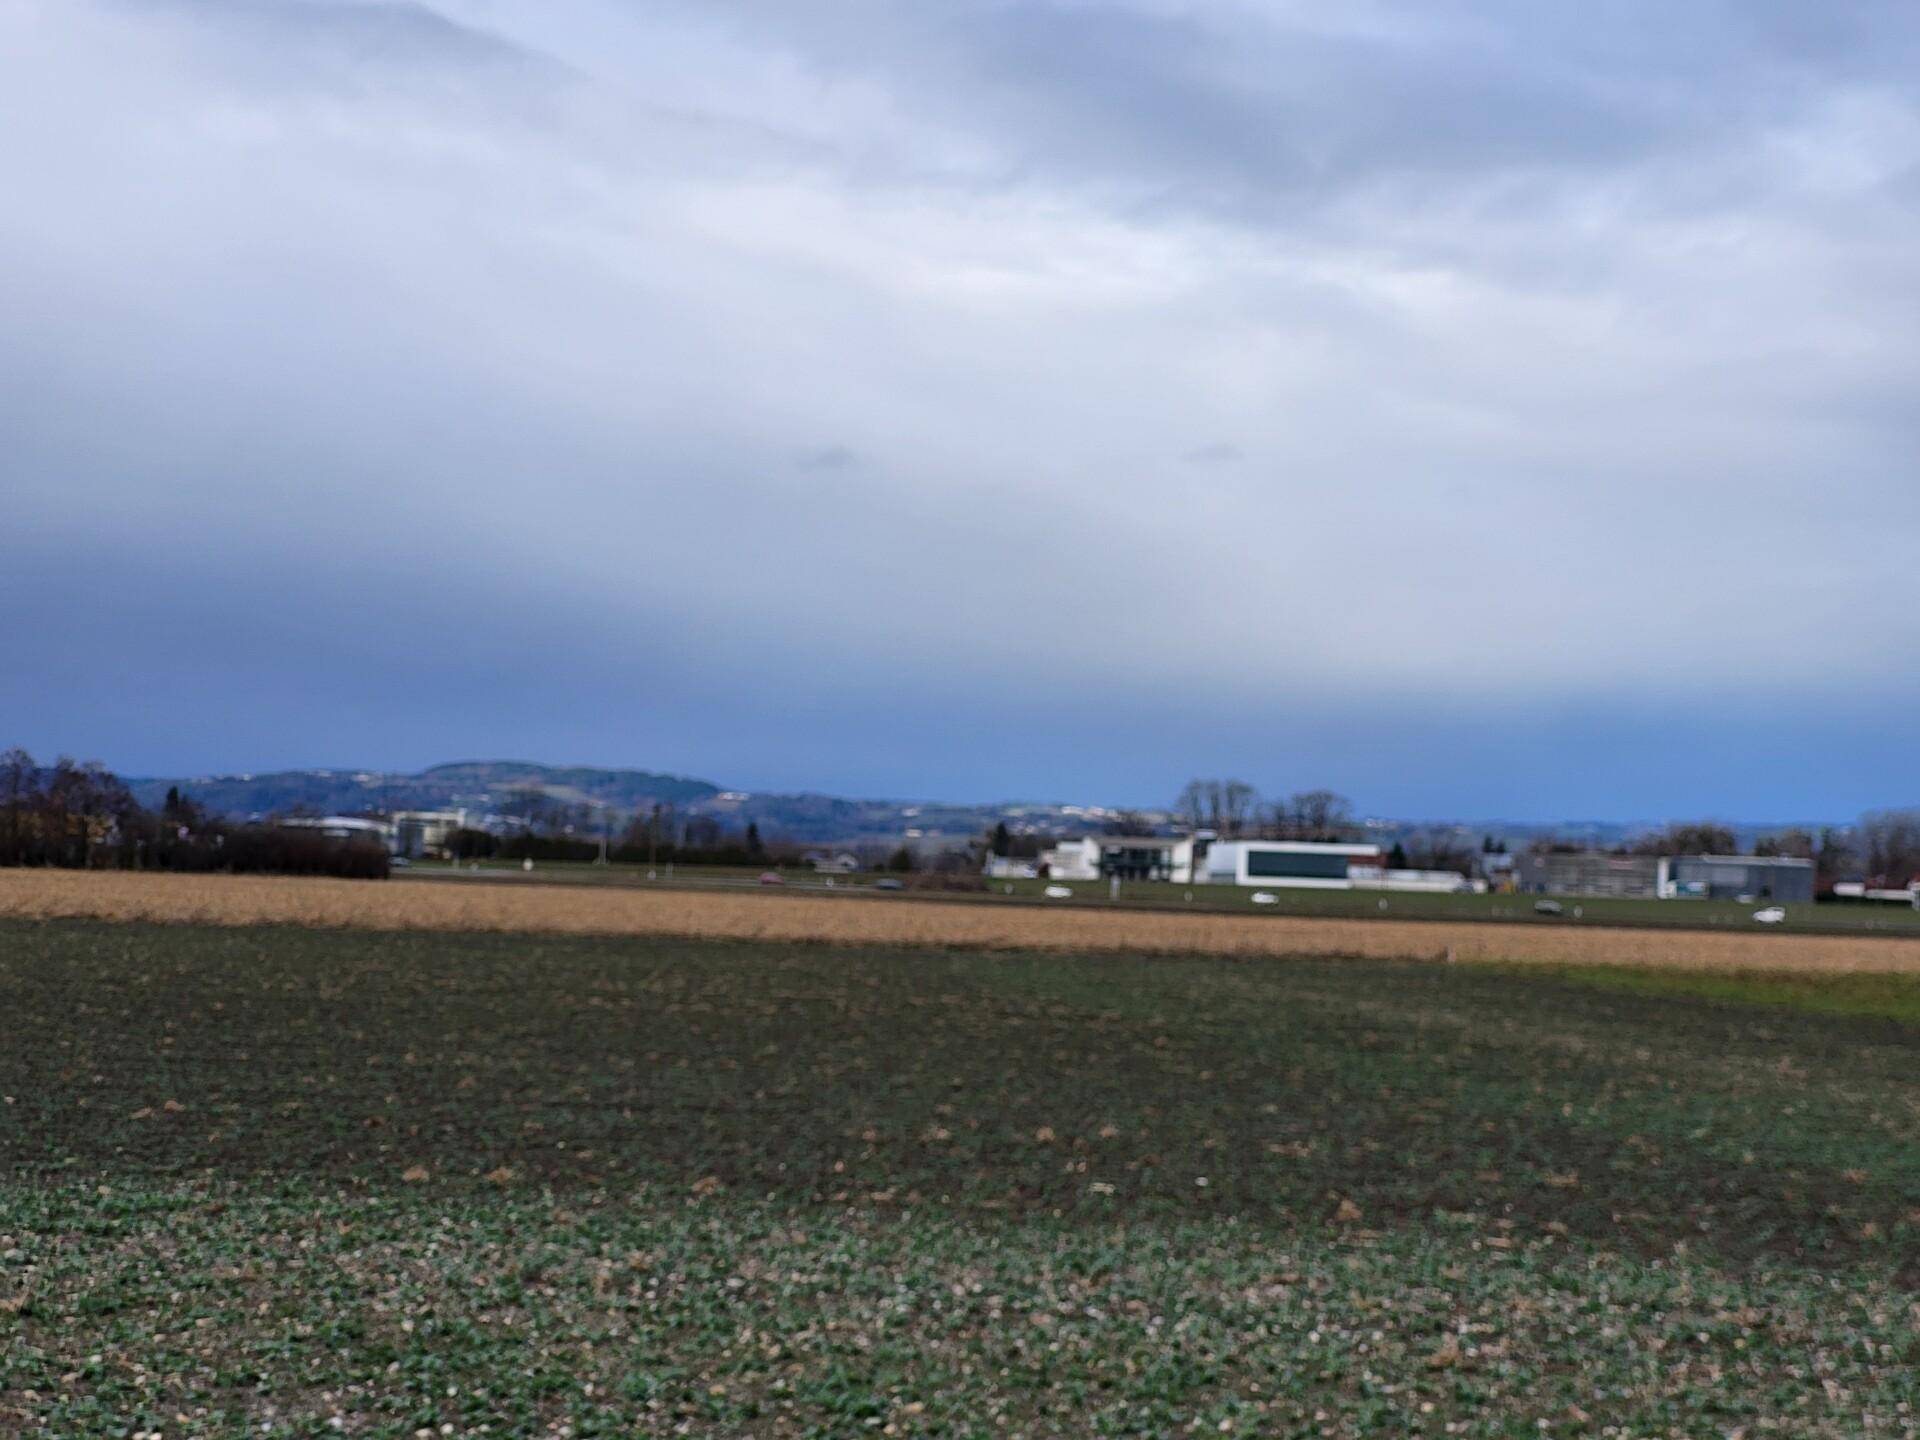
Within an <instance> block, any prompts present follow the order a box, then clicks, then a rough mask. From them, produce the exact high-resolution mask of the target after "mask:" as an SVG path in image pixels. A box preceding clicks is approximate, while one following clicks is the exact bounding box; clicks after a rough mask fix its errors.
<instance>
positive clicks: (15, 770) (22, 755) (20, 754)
mask: <svg viewBox="0 0 1920 1440" xmlns="http://www.w3.org/2000/svg"><path fill="white" fill-rule="evenodd" d="M39 790H40V768H39V766H37V765H35V764H34V763H33V757H32V756H31V755H29V754H28V753H27V752H26V751H24V750H22V749H20V748H19V747H18V746H15V747H14V748H13V749H11V750H9V751H7V752H6V753H5V754H4V755H0V847H4V848H0V864H7V865H23V864H25V863H26V862H27V859H28V851H29V850H30V849H31V848H32V847H31V846H29V845H28V843H27V841H28V838H29V835H30V833H31V831H30V827H31V825H32V820H33V808H34V801H35V799H36V798H38V795H39Z"/></svg>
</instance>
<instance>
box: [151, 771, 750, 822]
mask: <svg viewBox="0 0 1920 1440" xmlns="http://www.w3.org/2000/svg"><path fill="white" fill-rule="evenodd" d="M127 783H128V784H129V785H130V786H131V787H132V790H133V793H134V796H135V798H136V799H138V800H139V801H140V803H141V804H143V805H147V806H157V805H158V804H159V803H160V801H161V800H162V799H164V798H165V796H166V793H167V790H168V788H169V787H171V786H178V787H179V789H180V790H181V792H182V793H183V794H186V795H188V796H190V797H191V798H192V799H193V800H194V801H196V802H197V803H198V804H200V805H202V806H204V807H206V808H207V809H208V810H211V811H213V812H215V813H216V814H220V815H225V816H228V817H230V818H233V819H248V818H252V817H257V816H263V815H284V814H290V813H303V812H311V813H316V814H348V815H351V814H355V813H357V812H360V811H366V810H471V811H473V812H475V813H476V814H486V813H489V812H505V811H507V810H509V809H510V808H511V807H512V806H513V805H514V804H515V802H516V801H519V800H522V799H523V798H524V796H525V794H526V792H528V791H536V790H537V791H539V792H541V793H543V794H544V795H545V796H546V797H547V798H548V799H549V800H552V801H555V802H558V803H560V804H566V805H578V804H591V803H595V802H597V803H599V804H602V805H606V806H608V807H609V808H611V809H613V810H615V811H617V812H622V813H631V812H633V811H635V810H639V809H642V808H644V807H646V806H650V805H653V804H655V803H656V802H657V803H661V804H670V805H674V806H678V807H682V808H685V807H689V806H692V805H696V804H698V803H699V802H701V801H706V800H711V799H713V798H714V797H715V796H717V795H719V794H720V787H719V786H717V785H713V784H710V783H708V782H707V781H705V780H690V779H687V778H686V777H684V776H680V775H657V774H654V773H653V772H652V771H648V770H596V769H590V768H587V767H584V766H555V765H536V764H532V763H530V762H527V761H517V760H469V761H461V762H458V763H456V764H452V765H435V766H434V767H432V768H431V769H429V770H422V771H421V772H420V773H419V774H417V775H391V774H383V773H380V772H378V771H371V770H277V771H273V772H271V773H269V774H263V775H202V776H194V777H187V778H179V777H173V778H164V779H151V780H130V781H128V782H127Z"/></svg>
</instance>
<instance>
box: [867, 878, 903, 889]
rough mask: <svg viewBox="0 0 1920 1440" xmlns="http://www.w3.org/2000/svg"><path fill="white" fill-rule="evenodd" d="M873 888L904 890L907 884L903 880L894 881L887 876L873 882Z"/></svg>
mask: <svg viewBox="0 0 1920 1440" xmlns="http://www.w3.org/2000/svg"><path fill="white" fill-rule="evenodd" d="M873 888H874V889H876V890H904V889H906V888H907V883H906V881H904V880H895V879H894V878H893V877H892V876H891V875H889V876H888V877H887V878H886V879H884V880H876V881H874V882H873Z"/></svg>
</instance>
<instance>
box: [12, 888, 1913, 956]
mask: <svg viewBox="0 0 1920 1440" xmlns="http://www.w3.org/2000/svg"><path fill="white" fill-rule="evenodd" d="M7 917H13V918H20V919H60V918H66V919H82V918H94V919H107V920H119V921H136V920H138V921H159V922H166V923H182V922H185V923H195V924H214V925H258V924H291V925H304V926H323V927H342V926H344V927H359V928H367V929H381V930H437V931H464V932H474V931H499V932H539V933H548V934H587V935H683V936H688V937H693V938H705V939H732V940H765V941H777V942H781V943H791V942H802V941H818V942H823V943H830V944H868V945H956V946H967V947H979V948H986V949H1026V950H1124V951H1136V952H1146V953H1154V954H1199V955H1234V956H1248V957H1251V956H1262V955H1264V956H1291V955H1345V956H1353V957H1360V958H1372V959H1444V958H1447V957H1449V956H1451V957H1452V958H1453V959H1455V960H1459V961H1492V962H1508V963H1516V964H1525V963H1547V964H1553V965H1627V966H1640V967H1657V968H1666V967H1672V968H1680V969H1697V970H1703V971H1737V972H1768V971H1777V972H1783V973H1835V974H1838V973H1849V972H1850V973H1862V974H1920V938H1913V937H1895V936H1885V937H1854V936H1835V935H1806V934H1784V935H1783V934H1771V933H1767V932H1765V931H1761V930H1757V929H1756V930H1747V931H1740V932H1737V933H1719V932H1713V931H1675V930H1635V929H1630V928H1623V927H1606V928H1598V927H1596V928H1594V929H1582V928H1580V927H1578V926H1577V925H1566V926H1553V927H1545V926H1530V925H1529V926H1517V925H1502V924H1492V923H1481V924H1475V923H1468V922H1460V923H1455V922H1447V921H1420V922H1400V921H1393V920H1349V919H1319V918H1316V919H1306V918H1301V917H1296V916H1240V915H1220V914H1185V913H1179V912H1166V911H1144V910H1118V909H1117V910H1111V911H1108V910H1099V909H1092V908H1061V909H1057V910H1050V909H1044V908H1040V907H1037V906H1031V905H1007V906H999V905H989V904H980V903H943V902H940V901H935V900H924V899H919V898H909V897H887V898H884V899H881V898H871V897H869V898H858V899H856V898H850V897H837V896H831V895H790V894H781V893H779V892H778V891H774V892H772V893H764V892H762V893H755V892H749V893H739V892H719V893H716V892H713V891H696V890H673V889H659V890H651V889H641V888H627V887H617V888H616V887H596V886H583V885H554V886H548V885H528V884H514V885H503V884H489V883H480V882H476V883H472V884H466V883H461V882H454V881H444V880H443V881H431V882H430V881H407V880H395V881H387V882H384V883H378V884H375V883H369V882H364V881H351V880H325V879H314V878H307V877H300V878H279V877H269V876H251V875H241V876H233V875H211V876H181V875H158V874H136V873H127V872H105V871H102V872H85V871H59V870H44V871H24V870H16V871H7V872H0V918H7Z"/></svg>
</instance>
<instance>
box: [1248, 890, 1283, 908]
mask: <svg viewBox="0 0 1920 1440" xmlns="http://www.w3.org/2000/svg"><path fill="white" fill-rule="evenodd" d="M1253 903H1254V904H1256V905H1278V904H1279V903H1280V897H1279V896H1278V895H1276V894H1274V893H1273V892H1272V891H1271V890H1256V891H1254V892H1253Z"/></svg>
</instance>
